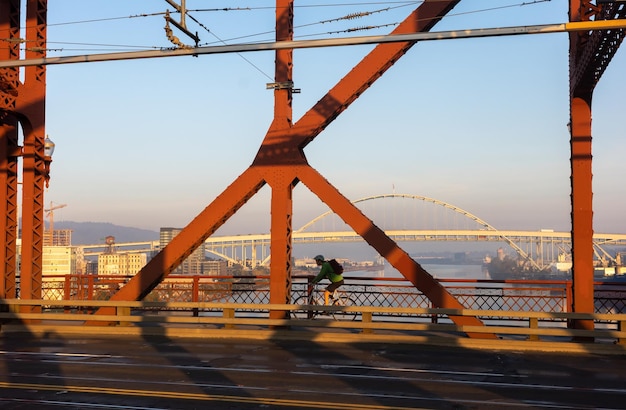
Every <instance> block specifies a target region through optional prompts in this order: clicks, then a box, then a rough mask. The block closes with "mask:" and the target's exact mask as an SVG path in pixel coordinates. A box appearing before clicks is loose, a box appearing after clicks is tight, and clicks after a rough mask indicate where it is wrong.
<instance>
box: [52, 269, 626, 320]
mask: <svg viewBox="0 0 626 410" xmlns="http://www.w3.org/2000/svg"><path fill="white" fill-rule="evenodd" d="M344 277H345V280H346V285H344V286H343V287H342V289H344V290H346V291H347V292H349V293H350V295H351V296H352V297H353V298H354V299H355V301H356V303H357V304H358V305H363V306H393V307H423V308H431V307H434V306H432V304H431V302H430V301H429V300H428V299H427V298H426V297H425V295H423V294H422V293H421V292H420V291H419V290H418V289H416V288H415V286H414V285H412V284H411V283H410V282H408V281H406V280H405V279H403V278H378V277H351V276H350V275H349V274H346V275H345V276H344ZM312 278H313V275H303V276H294V277H293V278H292V280H293V283H292V302H294V301H296V300H297V299H298V298H299V297H301V296H303V295H304V294H305V293H306V289H307V284H308V283H310V281H311V279H312ZM129 279H130V276H114V275H100V276H98V275H67V276H66V275H62V276H58V277H54V276H47V277H46V278H45V280H44V282H43V283H42V297H43V299H49V300H53V299H57V300H69V299H72V300H108V299H109V298H110V297H111V295H113V294H114V293H115V292H116V290H117V289H119V288H120V287H121V286H124V284H125V283H126V282H127V281H128V280H129ZM439 281H440V282H441V283H442V285H443V286H445V287H446V288H447V290H448V291H449V292H450V293H451V294H452V295H454V296H455V297H456V298H457V300H458V301H459V302H460V303H461V304H462V305H463V306H464V307H466V308H469V309H479V310H512V311H541V312H567V311H568V310H570V307H571V306H572V304H573V302H572V295H573V292H572V282H571V281H554V280H551V281H547V280H544V281H523V280H506V281H495V280H478V279H440V280H439ZM269 283H270V278H269V276H268V275H257V276H251V275H250V276H225V275H222V276H210V275H197V276H182V275H170V276H169V277H167V278H166V279H165V280H164V281H163V282H162V283H160V284H159V285H158V286H157V287H156V288H155V289H154V290H153V291H152V292H151V293H150V294H149V295H148V296H146V298H145V300H147V301H160V302H165V301H167V302H228V303H269V300H270V297H269V288H270V286H269ZM594 287H595V288H594V299H595V302H594V313H626V282H617V283H615V282H614V283H611V282H597V283H595V284H594Z"/></svg>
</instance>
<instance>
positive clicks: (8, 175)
mask: <svg viewBox="0 0 626 410" xmlns="http://www.w3.org/2000/svg"><path fill="white" fill-rule="evenodd" d="M19 6H20V4H19V0H0V33H1V34H0V37H4V41H1V40H0V59H2V60H17V59H19V46H20V42H19V40H18V39H19V35H20V7H19ZM13 40H14V41H13ZM18 85H19V69H18V68H0V187H2V190H1V191H0V203H2V206H3V208H2V211H3V212H2V213H0V215H1V216H0V233H1V236H0V258H2V268H1V272H0V275H1V277H0V297H2V298H15V297H16V296H17V288H16V271H17V260H18V258H17V227H18V222H17V221H18V208H17V207H18V190H17V175H18V157H17V155H16V154H18V150H19V147H18V131H17V124H18V121H17V119H16V117H15V115H14V112H15V106H16V104H15V102H16V98H17V89H18Z"/></svg>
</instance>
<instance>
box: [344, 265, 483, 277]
mask: <svg viewBox="0 0 626 410" xmlns="http://www.w3.org/2000/svg"><path fill="white" fill-rule="evenodd" d="M421 266H422V268H424V269H425V270H426V272H428V273H430V274H431V275H433V276H434V277H435V278H436V279H489V275H488V274H487V273H486V272H484V271H483V267H482V265H460V264H439V263H433V264H422V265H421ZM344 275H346V276H348V277H350V276H352V277H354V276H357V277H378V278H402V277H403V276H402V274H401V273H400V272H398V271H397V270H396V269H395V268H394V267H393V266H391V265H389V264H385V267H384V270H380V271H351V272H346V273H345V274H344Z"/></svg>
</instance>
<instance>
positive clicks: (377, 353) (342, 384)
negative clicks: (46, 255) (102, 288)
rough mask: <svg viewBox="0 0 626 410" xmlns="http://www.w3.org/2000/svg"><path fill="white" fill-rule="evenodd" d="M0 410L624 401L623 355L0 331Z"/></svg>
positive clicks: (615, 405)
mask: <svg viewBox="0 0 626 410" xmlns="http://www.w3.org/2000/svg"><path fill="white" fill-rule="evenodd" d="M0 358H1V360H0V408H2V409H5V408H6V409H29V410H30V409H32V408H37V409H38V410H41V409H201V408H211V409H244V410H246V409H306V408H317V409H320V408H327V409H354V410H356V409H359V410H368V409H421V408H425V409H504V408H506V409H516V408H520V409H528V408H545V409H592V408H593V409H626V356H615V355H612V356H591V355H575V354H571V353H570V354H562V355H560V354H554V353H550V354H540V353H522V352H510V353H509V352H489V351H472V350H466V349H462V348H445V347H432V346H431V347H426V346H420V345H401V344H388V345H385V344H346V343H332V344H319V343H316V342H311V341H284V340H274V341H272V340H269V341H256V340H245V339H210V340H202V339H169V338H166V337H147V336H146V337H113V336H101V337H93V336H90V337H80V338H78V337H76V336H61V335H56V334H50V335H47V336H46V337H43V338H38V337H34V336H31V335H26V334H21V335H18V334H13V333H4V334H3V333H0Z"/></svg>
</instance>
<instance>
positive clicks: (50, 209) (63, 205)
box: [43, 201, 67, 246]
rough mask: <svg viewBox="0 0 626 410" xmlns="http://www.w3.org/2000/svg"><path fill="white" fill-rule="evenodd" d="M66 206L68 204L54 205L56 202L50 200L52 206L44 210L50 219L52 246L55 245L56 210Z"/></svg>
mask: <svg viewBox="0 0 626 410" xmlns="http://www.w3.org/2000/svg"><path fill="white" fill-rule="evenodd" d="M66 206H67V204H58V205H54V202H52V201H50V208H48V209H44V210H43V211H44V212H45V213H46V215H47V216H48V218H49V220H50V222H49V229H48V230H49V231H50V245H52V246H54V210H55V209H61V208H65V207H66Z"/></svg>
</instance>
